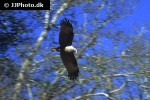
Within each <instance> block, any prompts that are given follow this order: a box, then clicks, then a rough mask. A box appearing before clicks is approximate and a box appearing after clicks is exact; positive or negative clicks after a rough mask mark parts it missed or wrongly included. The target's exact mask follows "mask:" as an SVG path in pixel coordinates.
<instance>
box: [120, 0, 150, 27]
mask: <svg viewBox="0 0 150 100" xmlns="http://www.w3.org/2000/svg"><path fill="white" fill-rule="evenodd" d="M149 22H150V0H140V2H139V4H138V5H137V8H136V9H135V10H134V11H133V14H130V15H129V16H127V17H124V18H122V19H121V20H120V21H118V23H119V24H120V25H121V26H122V27H124V28H127V29H130V28H131V27H132V26H133V25H134V24H137V25H138V26H141V27H142V26H143V25H144V24H146V23H147V24H149Z"/></svg>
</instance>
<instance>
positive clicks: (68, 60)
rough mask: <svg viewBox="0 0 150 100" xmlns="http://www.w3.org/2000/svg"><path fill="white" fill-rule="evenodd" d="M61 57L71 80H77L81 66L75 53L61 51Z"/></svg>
mask: <svg viewBox="0 0 150 100" xmlns="http://www.w3.org/2000/svg"><path fill="white" fill-rule="evenodd" d="M60 55H61V59H62V61H63V63H64V65H65V67H66V69H67V71H68V77H69V79H70V80H75V79H76V78H77V77H78V73H79V68H78V64H77V61H76V58H75V56H74V53H73V52H71V53H67V52H65V51H61V52H60Z"/></svg>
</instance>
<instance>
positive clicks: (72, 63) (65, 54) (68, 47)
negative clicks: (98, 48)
mask: <svg viewBox="0 0 150 100" xmlns="http://www.w3.org/2000/svg"><path fill="white" fill-rule="evenodd" d="M60 25H61V27H60V33H59V44H60V46H59V47H57V48H52V49H51V51H57V52H60V56H61V59H62V62H63V64H64V65H65V67H66V69H67V72H68V78H69V79H70V80H75V79H76V78H77V77H78V74H79V68H78V64H77V61H76V58H75V56H74V52H77V50H76V48H74V47H73V46H72V41H73V37H74V33H73V27H72V24H71V22H70V20H69V19H67V18H64V19H62V20H61V21H60Z"/></svg>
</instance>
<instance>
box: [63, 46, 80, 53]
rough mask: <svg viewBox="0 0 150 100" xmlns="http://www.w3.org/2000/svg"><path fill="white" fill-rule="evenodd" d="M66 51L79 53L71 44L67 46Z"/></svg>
mask: <svg viewBox="0 0 150 100" xmlns="http://www.w3.org/2000/svg"><path fill="white" fill-rule="evenodd" d="M65 51H66V52H76V53H77V49H76V48H74V47H73V46H72V45H71V46H66V47H65Z"/></svg>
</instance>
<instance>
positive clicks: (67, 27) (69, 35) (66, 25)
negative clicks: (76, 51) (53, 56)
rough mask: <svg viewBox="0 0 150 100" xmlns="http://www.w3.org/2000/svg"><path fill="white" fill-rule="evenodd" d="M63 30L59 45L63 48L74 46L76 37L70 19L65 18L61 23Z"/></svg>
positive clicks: (61, 29)
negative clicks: (73, 42) (73, 41)
mask: <svg viewBox="0 0 150 100" xmlns="http://www.w3.org/2000/svg"><path fill="white" fill-rule="evenodd" d="M60 24H61V28H60V34H59V44H60V47H61V48H64V47H66V46H70V45H72V40H73V37H74V33H73V27H72V24H71V23H70V21H69V19H67V18H64V19H62V20H61V21H60Z"/></svg>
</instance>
